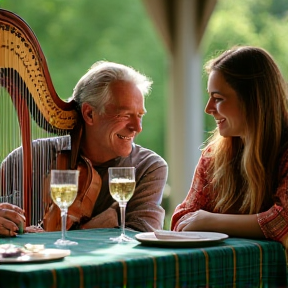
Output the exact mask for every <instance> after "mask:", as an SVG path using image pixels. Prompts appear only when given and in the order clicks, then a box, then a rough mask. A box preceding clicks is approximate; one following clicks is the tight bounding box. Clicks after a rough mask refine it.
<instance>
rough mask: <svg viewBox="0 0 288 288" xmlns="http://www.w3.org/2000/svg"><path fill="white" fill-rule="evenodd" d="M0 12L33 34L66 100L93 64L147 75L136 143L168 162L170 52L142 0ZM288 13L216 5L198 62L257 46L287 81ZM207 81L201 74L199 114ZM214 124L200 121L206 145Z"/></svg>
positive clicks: (268, 7)
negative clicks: (12, 14) (240, 46)
mask: <svg viewBox="0 0 288 288" xmlns="http://www.w3.org/2000/svg"><path fill="white" fill-rule="evenodd" d="M193 1H195V0H193ZM200 1H201V0H200ZM0 7H1V8H4V9H8V10H10V11H13V12H15V13H16V14H18V15H20V16H21V17H22V18H23V19H25V21H26V22H27V23H28V24H29V26H30V27H31V28H32V30H33V31H34V32H35V34H36V36H37V38H38V39H39V42H40V44H41V47H42V49H43V52H44V55H45V56H46V58H47V62H48V66H49V71H50V74H51V77H52V80H53V83H54V86H55V89H56V91H57V93H58V95H59V96H60V97H61V98H62V99H64V100H65V99H68V98H69V97H70V95H71V93H72V90H73V87H74V86H75V84H76V82H77V81H78V79H79V78H80V77H81V76H82V75H83V74H84V73H85V72H86V71H87V69H88V68H89V67H90V66H91V64H92V63H94V62H95V61H98V60H103V59H106V60H110V61H116V62H121V63H123V64H126V65H130V66H133V67H134V68H136V69H137V70H139V71H140V72H142V73H145V74H146V75H147V76H149V77H150V78H152V79H153V81H154V84H153V90H152V93H151V95H150V96H149V97H148V98H147V100H146V108H147V110H148V114H147V116H146V117H145V118H144V121H143V126H144V130H143V132H142V133H141V134H140V135H139V137H138V139H137V142H138V143H140V144H142V145H143V146H146V147H148V148H150V149H153V150H155V151H156V152H157V153H159V154H160V155H162V156H163V157H164V158H165V154H166V151H165V136H166V135H165V131H167V129H169V127H167V126H166V117H168V115H167V114H168V111H167V109H166V103H167V100H168V98H167V97H168V95H169V91H167V89H168V83H167V81H168V74H169V61H170V57H171V55H169V54H168V53H167V51H166V50H165V47H164V45H163V43H162V41H161V39H160V37H159V35H158V34H157V32H156V29H155V27H154V25H153V23H152V21H151V20H150V18H149V17H148V15H147V13H146V10H145V9H144V6H143V3H142V1H141V0H125V1H119V0H95V1H92V0H81V1H76V0H41V1H40V0H0ZM287 11H288V1H286V0H265V1H263V0H242V1H232V0H219V1H218V3H217V5H216V8H215V11H214V12H213V15H212V17H211V19H210V21H209V23H208V26H207V30H206V33H205V35H204V38H203V41H202V43H201V47H200V49H201V52H202V55H203V64H204V62H206V61H207V60H208V59H210V58H211V57H213V56H214V55H215V54H217V53H218V52H219V51H222V50H224V49H227V48H229V47H231V46H233V45H237V44H246V45H257V46H261V47H263V48H265V49H267V50H268V51H269V52H270V53H271V54H272V55H273V56H274V58H275V60H276V61H277V63H278V64H279V66H280V68H281V70H282V71H283V73H284V75H285V77H287V76H288V55H287V53H288V41H287V36H286V35H287V29H288V23H287V20H288V16H287ZM206 81H207V79H206V75H204V74H203V81H202V85H203V109H204V105H205V103H206V101H207V94H206ZM214 127H215V123H214V120H213V118H212V117H209V116H205V127H204V128H203V140H204V139H205V138H206V136H207V135H206V133H207V132H208V131H211V130H212V129H213V128H214ZM175 137H176V136H175Z"/></svg>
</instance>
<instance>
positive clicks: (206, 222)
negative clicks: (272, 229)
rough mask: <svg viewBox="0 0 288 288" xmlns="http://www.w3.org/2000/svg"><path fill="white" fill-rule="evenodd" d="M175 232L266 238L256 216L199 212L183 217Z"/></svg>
mask: <svg viewBox="0 0 288 288" xmlns="http://www.w3.org/2000/svg"><path fill="white" fill-rule="evenodd" d="M175 230H176V231H211V232H219V233H225V234H228V235H229V236H233V237H244V238H245V237H246V238H265V236H264V233H263V232H262V230H261V228H260V226H259V224H258V220H257V215H256V214H251V215H248V214H246V215H241V214H220V213H211V212H207V211H204V210H198V211H196V212H191V213H188V214H186V215H185V216H183V217H182V218H181V219H180V221H179V222H178V225H177V227H175Z"/></svg>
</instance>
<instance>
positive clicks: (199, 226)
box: [176, 210, 213, 231]
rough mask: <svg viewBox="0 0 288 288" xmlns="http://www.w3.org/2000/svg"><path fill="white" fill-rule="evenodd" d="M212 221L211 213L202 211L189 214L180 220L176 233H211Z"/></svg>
mask: <svg viewBox="0 0 288 288" xmlns="http://www.w3.org/2000/svg"><path fill="white" fill-rule="evenodd" d="M212 220H213V213H211V212H207V211H204V210H198V211H195V212H190V213H187V214H186V215H184V216H183V217H182V218H181V219H180V221H179V223H178V225H177V227H176V231H213V227H211V223H213V221H212Z"/></svg>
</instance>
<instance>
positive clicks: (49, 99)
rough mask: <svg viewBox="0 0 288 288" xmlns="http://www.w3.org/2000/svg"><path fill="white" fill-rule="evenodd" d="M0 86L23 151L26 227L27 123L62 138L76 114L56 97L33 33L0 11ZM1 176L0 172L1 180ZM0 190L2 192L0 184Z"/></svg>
mask: <svg viewBox="0 0 288 288" xmlns="http://www.w3.org/2000/svg"><path fill="white" fill-rule="evenodd" d="M0 86H2V87H3V88H5V90H6V91H7V92H8V94H9V95H10V98H11V101H12V103H13V106H14V108H15V111H16V115H17V117H18V123H19V129H20V133H21V142H22V148H23V155H22V157H23V158H22V163H23V170H22V179H23V184H22V187H23V191H21V193H23V203H22V208H24V210H25V212H26V224H27V225H30V224H31V223H30V215H31V213H32V211H31V207H32V199H33V196H34V195H33V191H32V175H33V169H32V162H33V161H32V152H31V151H32V147H31V142H32V138H31V126H30V125H31V121H32V119H33V120H34V121H35V122H36V123H37V124H38V126H39V127H41V128H42V129H44V130H45V131H47V132H49V133H53V134H54V135H65V134H71V133H72V131H73V129H74V128H75V127H76V124H77V121H78V114H77V112H76V104H75V102H74V101H71V102H65V101H63V100H61V99H60V98H59V96H58V95H57V93H56V91H55V89H54V86H53V84H52V80H51V77H50V74H49V71H48V66H47V63H46V60H45V57H44V54H43V52H42V50H41V47H40V44H39V42H38V40H37V38H36V36H35V35H34V33H33V31H32V30H31V29H30V27H29V26H28V25H27V24H26V22H25V21H24V20H22V19H21V18H20V17H19V16H17V15H16V14H14V13H12V12H9V11H6V10H3V9H0ZM0 97H1V94H0ZM4 172H5V171H4ZM4 172H3V169H2V171H1V174H2V177H3V173H4ZM1 186H2V187H1V188H2V189H5V187H4V186H3V181H2V183H1ZM32 224H34V223H32Z"/></svg>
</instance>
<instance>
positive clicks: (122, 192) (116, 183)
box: [108, 167, 135, 243]
mask: <svg viewBox="0 0 288 288" xmlns="http://www.w3.org/2000/svg"><path fill="white" fill-rule="evenodd" d="M108 173H109V190H110V194H111V196H112V197H113V198H114V199H115V200H116V201H117V202H118V203H119V207H120V214H121V235H120V236H118V237H116V238H110V240H112V241H115V242H118V243H121V242H128V241H134V239H133V238H131V237H129V236H127V235H125V210H126V205H127V202H128V201H129V200H130V198H131V197H132V195H133V193H134V190H135V167H110V168H108Z"/></svg>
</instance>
